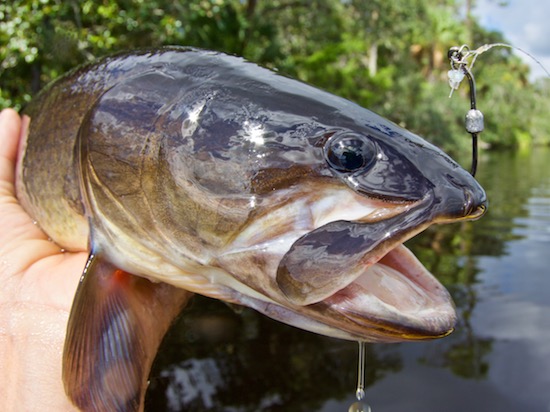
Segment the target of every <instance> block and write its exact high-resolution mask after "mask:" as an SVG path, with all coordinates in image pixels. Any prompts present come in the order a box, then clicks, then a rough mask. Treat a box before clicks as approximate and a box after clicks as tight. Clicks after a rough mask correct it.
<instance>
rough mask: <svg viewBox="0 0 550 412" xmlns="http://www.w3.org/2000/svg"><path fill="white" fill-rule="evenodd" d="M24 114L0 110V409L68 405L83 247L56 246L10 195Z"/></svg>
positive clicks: (62, 408)
mask: <svg viewBox="0 0 550 412" xmlns="http://www.w3.org/2000/svg"><path fill="white" fill-rule="evenodd" d="M28 124H29V119H28V118H26V117H24V118H23V119H21V118H20V117H19V115H18V114H17V113H16V112H15V111H14V110H11V109H6V110H3V111H2V112H1V113H0V382H1V383H2V384H1V385H0V409H1V410H2V411H56V412H58V411H74V410H76V409H75V407H74V406H73V405H72V404H71V402H70V401H69V399H68V398H67V397H66V395H65V392H64V390H63V383H62V380H61V363H62V360H61V357H62V353H63V343H64V340H65V333H66V327H67V320H68V317H69V311H70V308H71V304H72V300H73V297H74V294H75V291H76V287H77V284H78V281H79V278H80V275H81V274H82V270H83V268H84V264H85V262H86V258H87V253H85V252H79V253H68V252H62V251H61V249H60V248H59V246H58V245H56V244H55V243H53V242H52V241H50V240H48V237H47V235H46V234H45V233H44V232H42V231H41V230H40V229H39V228H38V227H37V225H35V224H33V221H32V219H31V217H30V216H29V215H28V214H27V213H26V212H25V211H24V210H23V208H22V207H21V205H20V204H19V203H18V201H17V199H16V197H15V163H16V157H17V147H18V144H19V142H20V141H21V140H22V138H23V136H24V135H25V133H26V130H27V126H28Z"/></svg>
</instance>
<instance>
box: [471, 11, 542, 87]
mask: <svg viewBox="0 0 550 412" xmlns="http://www.w3.org/2000/svg"><path fill="white" fill-rule="evenodd" d="M501 3H507V5H505V6H499V4H501ZM474 14H475V15H476V16H478V17H479V19H480V23H481V25H482V26H484V27H486V28H488V29H494V30H498V31H500V32H501V33H503V34H504V37H505V39H506V41H507V42H508V43H509V44H511V45H512V46H515V47H519V48H520V49H522V50H525V51H526V52H529V53H530V54H531V55H533V56H534V57H536V59H537V60H539V61H540V62H541V63H542V64H543V65H544V67H545V68H546V70H547V71H548V72H550V1H548V0H507V1H501V0H478V1H477V4H476V8H475V10H474ZM479 46H482V45H481V44H476V45H471V47H472V48H474V47H475V48H477V47H479ZM516 54H517V55H518V56H519V57H520V58H521V59H522V60H523V61H525V62H526V63H527V64H529V66H531V72H532V76H531V78H539V77H543V76H546V74H545V72H544V70H543V69H542V68H541V67H540V66H539V65H538V64H537V63H536V62H535V61H533V59H531V58H529V57H528V56H526V55H525V54H523V53H520V52H516ZM480 59H482V57H480ZM480 61H481V60H480Z"/></svg>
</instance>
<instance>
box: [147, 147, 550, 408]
mask: <svg viewBox="0 0 550 412" xmlns="http://www.w3.org/2000/svg"><path fill="white" fill-rule="evenodd" d="M477 178H478V180H479V181H480V183H481V184H482V185H483V187H484V188H485V189H486V191H487V194H488V197H489V202H490V205H489V211H488V213H487V214H486V215H485V216H484V217H483V218H482V219H481V220H480V221H478V222H472V223H471V222H467V223H461V224H456V225H447V226H440V227H436V228H433V229H431V230H428V231H427V232H425V233H423V234H421V235H420V236H417V238H415V239H414V240H413V241H411V242H409V245H408V246H409V247H411V248H412V249H413V250H414V251H415V253H416V254H417V256H419V258H420V259H421V261H422V262H423V263H425V265H426V266H427V267H428V269H430V270H431V271H432V273H434V274H436V275H437V277H438V278H439V279H440V280H441V281H442V282H443V283H444V284H445V286H446V287H447V288H448V289H449V290H450V291H451V293H452V295H453V298H454V300H455V302H456V305H457V311H458V313H459V318H460V321H459V323H458V325H457V328H456V331H455V332H454V333H453V334H452V335H450V336H449V337H446V338H444V339H441V340H437V341H432V342H421V343H404V344H392V345H382V344H377V345H369V347H368V354H367V380H366V383H367V387H366V397H365V399H366V401H367V402H368V403H369V404H370V405H371V407H372V410H373V412H394V411H395V412H397V411H406V412H414V411H423V412H425V411H446V412H454V411H456V412H459V411H460V412H464V411H469V412H472V411H474V412H475V411H522V412H529V411H533V412H534V411H536V412H550V149H540V148H537V149H535V150H533V151H532V152H528V153H527V152H525V153H509V152H507V153H489V154H484V156H483V157H482V159H481V161H480V164H479V167H478V175H477ZM356 370H357V344H356V343H354V342H344V341H339V340H336V339H329V338H324V337H321V336H317V335H314V334H311V333H307V332H303V331H300V330H298V329H295V328H291V327H288V326H285V325H282V324H280V323H278V322H275V321H271V320H270V319H267V318H265V317H263V316H261V315H258V314H257V313H255V312H253V311H251V310H247V309H245V310H242V311H239V312H235V311H234V310H231V309H230V308H228V307H227V306H226V305H224V304H221V303H219V302H216V301H213V300H210V299H203V298H199V299H197V301H196V302H195V303H194V304H193V306H192V307H191V308H190V309H188V310H187V311H186V312H185V313H184V315H183V316H182V317H181V319H180V321H179V322H178V324H177V325H175V327H174V328H172V330H171V331H170V333H169V337H168V338H167V339H166V341H165V343H164V344H163V347H162V348H161V351H160V354H159V356H158V358H157V360H156V361H155V365H154V367H153V373H152V375H151V384H150V389H149V391H148V394H147V400H146V410H150V411H164V410H165V411H304V412H305V411H322V412H336V411H338V412H345V411H347V410H348V407H349V405H350V404H351V403H352V402H353V401H354V396H355V384H356Z"/></svg>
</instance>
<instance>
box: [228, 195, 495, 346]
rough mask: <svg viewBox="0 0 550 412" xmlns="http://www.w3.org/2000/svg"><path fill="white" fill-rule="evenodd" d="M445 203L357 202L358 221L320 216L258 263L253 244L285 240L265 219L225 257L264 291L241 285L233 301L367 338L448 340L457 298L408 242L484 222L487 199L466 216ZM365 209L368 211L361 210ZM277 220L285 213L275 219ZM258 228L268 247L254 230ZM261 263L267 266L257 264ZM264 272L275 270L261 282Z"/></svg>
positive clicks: (329, 331)
mask: <svg viewBox="0 0 550 412" xmlns="http://www.w3.org/2000/svg"><path fill="white" fill-rule="evenodd" d="M309 203H310V204H313V202H309ZM346 204H349V202H348V203H346ZM440 205H441V202H439V201H438V200H437V199H436V198H435V197H431V198H430V197H426V198H424V199H422V200H420V201H417V202H412V203H407V204H390V203H385V204H381V203H376V202H374V203H372V201H371V200H368V201H367V200H365V201H363V204H362V205H360V206H361V207H362V208H363V209H361V207H358V208H357V213H356V215H357V216H358V218H357V220H338V219H336V220H333V219H334V218H335V217H339V215H338V214H334V213H330V214H327V216H328V217H322V218H319V219H314V220H315V221H316V222H317V223H319V222H320V223H321V224H320V225H316V228H315V227H314V228H313V229H312V230H308V231H305V233H304V232H302V234H301V235H300V236H298V237H296V238H295V239H294V240H293V241H292V244H291V245H289V246H288V248H286V247H283V248H282V249H284V251H281V252H276V251H275V250H274V249H273V250H272V252H273V253H272V256H273V258H272V259H265V260H263V259H261V260H258V258H257V256H256V254H255V251H256V250H257V249H258V248H259V249H260V250H271V249H270V248H269V247H268V246H266V245H270V246H272V245H274V244H280V242H276V241H274V240H270V241H268V242H267V243H266V242H265V241H266V238H270V239H271V238H272V237H273V236H272V235H271V234H270V233H269V231H266V230H264V231H261V230H258V229H259V228H260V227H262V226H259V225H257V226H254V227H253V229H254V230H250V231H249V233H247V234H246V235H243V238H241V239H239V242H240V243H239V244H238V247H239V248H238V249H233V250H232V251H231V253H228V254H226V255H225V256H224V257H223V260H220V261H219V262H220V263H221V264H222V267H225V268H226V269H227V270H228V271H229V272H230V273H232V274H237V273H242V272H246V271H247V270H248V271H249V272H248V274H247V275H244V277H242V278H241V279H240V280H241V282H242V283H244V284H247V285H248V286H250V287H252V288H253V289H255V291H257V292H259V293H260V294H261V295H262V296H264V298H262V297H261V296H258V294H255V295H254V294H251V293H247V292H245V291H244V290H241V292H239V293H237V294H236V295H235V299H234V300H235V301H238V302H239V303H241V304H244V305H245V306H250V307H253V308H254V309H257V310H258V311H260V312H262V313H264V314H265V315H267V316H270V317H272V318H274V319H277V320H280V321H282V322H284V323H287V324H290V325H293V326H296V327H299V328H301V329H305V330H310V331H313V332H316V333H319V334H322V335H326V336H331V337H336V338H341V339H348V340H363V341H368V342H400V341H411V340H426V339H434V338H440V337H443V336H446V335H448V334H450V333H451V332H452V331H453V329H454V326H455V323H456V320H457V316H456V311H455V305H454V303H453V300H452V298H451V296H450V294H449V292H448V291H447V289H446V288H445V287H444V286H443V285H442V284H441V283H440V282H439V281H438V280H437V279H436V278H435V277H434V276H433V275H432V274H431V273H430V272H429V271H428V270H427V269H426V268H425V267H424V266H423V265H422V264H421V263H420V261H419V260H418V259H417V258H416V257H415V256H414V254H413V253H412V252H411V251H409V250H408V249H407V248H406V247H405V246H403V243H404V242H406V241H407V240H408V239H410V238H412V237H414V236H416V235H417V234H418V233H420V232H422V231H423V230H425V229H426V228H427V227H429V226H431V225H432V224H434V223H449V222H456V221H460V220H471V219H476V218H478V217H480V216H481V215H482V214H483V213H484V211H485V204H484V203H483V202H482V203H479V202H478V203H477V205H476V206H475V207H474V206H471V205H469V204H468V205H466V203H464V206H461V208H462V209H463V210H464V212H461V215H460V216H459V215H450V214H449V213H448V212H447V210H443V209H442V208H441V206H440ZM298 209H299V210H303V208H301V207H300V208H298ZM348 209H349V208H348ZM361 210H368V211H370V212H369V213H368V214H363V215H362V217H359V216H360V215H361ZM373 211H374V212H373ZM311 214H312V215H315V213H311ZM280 215H281V219H280V220H281V221H285V222H286V223H287V224H288V222H287V220H288V219H286V220H285V217H286V216H289V215H290V213H283V212H281V213H280ZM317 215H318V216H320V215H321V213H317ZM279 224H280V221H279V220H278V219H277V222H276V224H275V223H273V225H272V226H273V227H276V226H278V225H279ZM262 225H264V227H267V226H268V225H265V222H263V223H262ZM251 233H254V235H251ZM258 233H260V234H261V236H262V238H261V239H260V241H261V243H260V246H258V243H257V241H258V239H256V238H255V237H254V236H257V234H258ZM250 242H252V244H253V246H250V244H251V243H250ZM283 243H284V242H283ZM243 245H244V246H246V247H243ZM277 250H280V249H279V248H277ZM279 253H282V255H280V254H279ZM256 265H264V266H262V267H263V268H264V269H265V270H261V271H260V270H255V269H254V268H255V267H256ZM273 272H276V273H273ZM261 273H270V275H269V276H268V279H267V280H265V281H259V280H258V279H261ZM254 285H255V286H254ZM234 290H238V288H234Z"/></svg>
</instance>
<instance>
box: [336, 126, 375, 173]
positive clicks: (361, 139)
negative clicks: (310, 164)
mask: <svg viewBox="0 0 550 412" xmlns="http://www.w3.org/2000/svg"><path fill="white" fill-rule="evenodd" d="M376 155H377V150H376V145H375V144H374V142H372V141H371V140H370V139H368V138H367V137H366V136H362V135H359V134H354V133H336V134H335V135H333V136H332V137H331V138H330V139H329V140H328V141H327V143H326V145H325V158H326V160H327V162H328V164H329V165H330V166H331V167H333V168H334V169H336V170H337V171H339V172H354V171H356V170H359V169H364V168H367V167H369V166H370V165H371V164H372V163H373V162H374V160H375V159H376Z"/></svg>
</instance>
